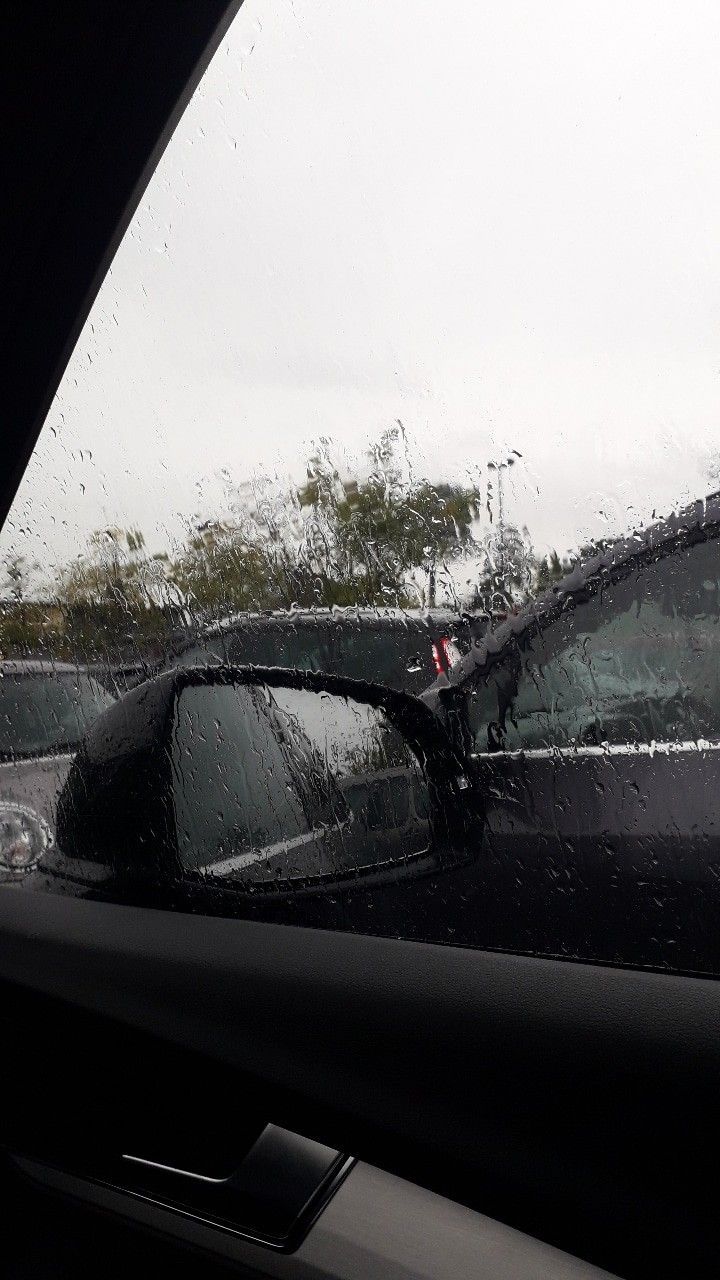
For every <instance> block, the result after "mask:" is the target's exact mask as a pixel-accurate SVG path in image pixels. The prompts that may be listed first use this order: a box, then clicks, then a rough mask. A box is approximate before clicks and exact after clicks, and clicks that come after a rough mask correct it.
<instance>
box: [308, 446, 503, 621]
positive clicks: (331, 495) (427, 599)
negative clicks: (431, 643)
mask: <svg viewBox="0 0 720 1280" xmlns="http://www.w3.org/2000/svg"><path fill="white" fill-rule="evenodd" d="M403 438H404V437H403V433H402V425H401V424H400V423H397V424H396V425H395V426H393V427H392V428H390V429H389V430H388V431H385V432H384V433H383V435H382V436H381V438H380V440H379V441H378V443H377V444H376V445H375V446H374V448H373V449H372V450H371V454H370V456H371V461H372V462H373V463H374V467H373V470H372V471H371V473H370V475H369V476H368V477H367V478H366V479H365V480H363V481H359V480H357V479H353V480H349V481H346V482H345V483H343V482H342V481H341V479H340V476H339V473H338V470H337V468H336V467H334V465H333V464H332V461H331V459H330V457H329V453H328V452H327V450H324V451H323V452H320V453H316V454H315V455H313V457H312V458H311V459H310V460H309V464H308V482H307V484H306V485H305V487H304V489H302V490H301V492H300V495H299V499H300V504H301V507H302V508H304V509H307V510H308V511H309V512H310V520H309V522H308V544H309V546H310V554H311V559H314V561H315V562H316V563H317V564H318V568H320V567H321V566H322V571H323V572H324V573H325V575H326V576H327V577H329V578H330V579H332V581H333V582H334V584H335V593H336V594H339V595H341V596H343V597H348V599H347V601H346V602H347V603H358V604H360V603H362V604H367V605H370V604H396V605H405V604H408V603H411V602H417V598H418V595H420V596H421V598H422V595H423V594H424V603H425V604H427V605H428V606H430V607H432V606H433V605H434V604H435V598H436V581H437V573H438V569H439V568H442V567H447V566H448V565H449V563H450V562H451V561H452V560H455V559H457V558H459V557H460V556H461V555H463V554H467V552H468V551H469V550H470V548H471V546H472V545H473V544H474V538H473V532H472V528H473V523H474V521H476V520H477V518H478V516H479V513H480V502H481V497H480V493H479V491H478V490H477V489H476V488H474V487H469V488H466V487H464V486H462V485H453V484H435V485H433V484H431V483H430V482H428V481H426V480H421V481H416V480H413V479H412V478H411V477H409V476H406V475H403V469H402V466H401V460H400V458H399V456H398V455H399V445H400V443H401V441H402V440H403ZM418 571H422V572H423V573H424V574H425V575H426V577H427V590H426V592H424V593H422V592H418V589H417V586H415V585H414V584H413V577H414V575H415V574H416V573H417V572H418ZM413 595H414V596H415V600H414V601H413Z"/></svg>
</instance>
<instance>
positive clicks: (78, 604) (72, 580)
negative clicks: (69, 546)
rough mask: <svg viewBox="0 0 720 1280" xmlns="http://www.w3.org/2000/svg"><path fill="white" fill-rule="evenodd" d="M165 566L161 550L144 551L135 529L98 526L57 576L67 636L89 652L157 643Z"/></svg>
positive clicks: (164, 603)
mask: <svg viewBox="0 0 720 1280" xmlns="http://www.w3.org/2000/svg"><path fill="white" fill-rule="evenodd" d="M168 567H169V560H168V556H167V554H166V553H165V552H159V553H158V554H156V555H152V556H148V555H147V553H146V551H145V538H144V536H143V534H142V532H141V531H140V530H139V529H118V528H108V529H101V530H97V531H96V532H95V533H93V534H92V535H91V537H90V539H89V541H88V546H87V551H86V553H85V555H83V556H80V557H78V558H77V559H76V560H74V561H73V562H72V563H71V564H70V565H67V566H66V567H65V568H64V569H63V570H61V572H60V574H59V577H58V584H57V603H58V605H59V606H60V607H61V608H62V610H63V613H64V614H65V617H66V631H67V634H68V637H69V641H68V642H69V643H71V644H74V645H75V647H76V651H77V652H84V653H85V654H87V655H90V654H92V655H93V656H100V655H102V654H107V653H115V654H117V655H119V654H120V653H121V652H122V653H130V654H133V653H138V652H139V651H140V650H141V649H142V650H144V649H147V647H148V645H153V644H156V643H157V642H158V641H160V640H161V639H162V637H163V635H164V633H165V632H166V630H167V628H168V622H169V620H168V614H167V607H168V604H169V601H170V590H169V588H170V584H169V582H168Z"/></svg>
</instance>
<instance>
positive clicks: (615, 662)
mask: <svg viewBox="0 0 720 1280" xmlns="http://www.w3.org/2000/svg"><path fill="white" fill-rule="evenodd" d="M719 590H720V556H719V554H718V542H717V541H716V540H714V539H713V540H711V541H708V542H703V543H700V544H698V545H696V546H694V547H691V548H689V549H688V550H685V551H682V552H676V553H675V554H673V555H669V556H667V557H666V558H664V559H662V560H660V561H658V562H656V563H654V564H650V565H647V566H644V567H638V568H636V569H634V570H633V571H632V572H631V573H630V574H629V575H628V576H626V577H625V578H624V579H623V580H622V581H621V582H618V583H613V584H609V585H605V586H603V587H602V588H601V589H600V590H598V591H597V593H596V594H595V595H594V596H593V598H592V599H591V600H589V601H587V602H582V603H579V604H577V605H574V606H573V607H572V608H569V609H568V610H567V611H566V612H565V614H564V616H562V617H561V618H560V619H559V620H558V621H556V622H554V623H551V624H550V625H549V626H547V628H545V629H544V630H541V631H540V634H534V632H535V630H536V629H535V628H531V634H529V635H528V636H527V637H526V638H524V639H523V640H522V642H521V644H520V645H519V646H516V644H515V643H514V642H512V641H511V642H510V644H509V645H508V649H509V653H508V656H507V658H506V660H505V661H504V662H503V663H502V664H501V665H500V666H499V667H498V669H496V670H495V671H491V672H490V673H489V674H488V675H487V676H486V677H480V679H479V680H478V681H477V682H476V683H475V686H474V688H473V690H472V694H471V697H470V716H471V724H472V731H473V737H474V741H475V746H476V749H477V750H480V751H487V750H499V749H505V750H520V749H530V750H534V749H537V748H540V749H543V748H546V749H552V748H573V749H577V748H578V747H582V746H591V745H600V744H601V743H605V742H607V743H609V744H614V745H621V744H632V745H637V744H640V743H644V744H651V743H653V742H658V743H669V742H674V743H682V742H685V743H688V744H691V743H697V742H698V741H700V740H713V741H717V740H719V739H720V675H719V672H720V662H719V658H720V648H719V646H720V630H719V628H720V596H719V594H718V592H719Z"/></svg>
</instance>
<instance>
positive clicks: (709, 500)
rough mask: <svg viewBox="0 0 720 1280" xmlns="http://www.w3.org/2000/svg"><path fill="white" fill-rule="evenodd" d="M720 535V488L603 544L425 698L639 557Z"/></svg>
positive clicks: (488, 661)
mask: <svg viewBox="0 0 720 1280" xmlns="http://www.w3.org/2000/svg"><path fill="white" fill-rule="evenodd" d="M719 533H720V491H717V492H715V493H711V494H708V496H707V497H706V498H698V499H697V500H696V501H695V502H692V503H689V504H688V505H687V506H686V507H683V508H681V509H680V510H679V511H677V512H672V513H671V514H670V515H669V516H666V517H664V518H663V519H661V520H657V521H656V522H655V523H654V524H651V525H648V526H647V528H645V529H641V530H638V531H636V532H633V533H632V534H629V535H627V536H625V537H622V538H616V539H613V540H612V541H611V542H608V543H607V544H606V545H604V546H601V547H599V549H598V551H597V552H596V553H595V554H594V555H592V556H589V557H588V558H587V559H586V560H584V561H578V563H577V564H576V565H574V566H573V568H572V569H571V570H570V572H569V573H568V574H566V575H565V576H564V577H563V578H561V579H560V580H559V581H558V582H556V583H555V584H554V585H553V586H552V587H551V588H550V590H548V591H546V592H544V593H543V595H540V596H537V597H535V598H534V599H532V600H529V601H528V602H527V604H525V605H523V607H522V608H521V609H519V610H518V612H517V613H516V614H512V615H511V616H510V617H509V618H508V619H507V620H506V621H505V622H503V623H502V624H501V625H500V626H499V627H497V628H496V629H495V630H494V631H488V632H486V633H485V635H484V636H482V637H481V638H480V639H478V640H476V642H475V644H474V645H473V646H472V648H471V650H470V652H469V653H468V654H465V655H464V656H463V657H462V658H461V659H460V660H459V661H458V662H457V663H455V664H454V665H453V667H452V668H451V670H450V671H449V672H448V673H447V674H442V675H439V676H438V678H437V680H435V681H434V683H433V684H432V685H430V687H429V688H428V689H426V690H425V692H424V693H423V694H422V695H421V697H422V698H423V699H424V700H426V701H428V702H429V703H430V705H433V704H434V703H435V702H436V701H437V700H438V699H439V698H440V699H441V698H442V693H443V691H444V690H447V689H453V688H458V687H459V686H461V685H463V684H464V683H465V682H466V681H467V680H468V679H470V678H471V677H473V676H477V674H478V672H479V671H481V670H482V669H483V668H485V667H490V666H493V665H494V664H495V662H497V661H498V660H499V656H500V655H501V654H503V653H504V651H505V649H506V647H507V646H508V645H509V644H510V643H511V642H512V641H513V640H518V639H519V638H520V637H521V636H522V635H523V633H524V632H526V631H527V630H528V629H529V628H530V627H532V626H534V625H537V624H538V623H541V624H545V625H547V624H548V623H549V622H551V621H552V620H553V618H554V617H555V616H556V615H558V614H559V613H560V612H561V611H562V609H563V608H564V607H566V606H567V603H568V601H569V600H572V599H573V598H578V597H582V596H584V595H586V594H587V593H588V592H592V593H593V594H594V592H595V591H596V590H597V588H598V586H599V585H600V582H601V581H607V580H608V579H612V578H613V577H615V576H622V575H623V573H624V572H627V569H628V567H629V565H630V564H632V562H633V561H634V560H636V559H638V558H645V557H647V556H648V555H652V554H653V552H655V553H657V555H658V557H661V556H663V555H668V554H670V553H671V552H672V551H673V550H674V549H676V547H678V546H682V545H683V544H684V543H686V542H692V541H693V540H695V539H697V540H698V541H702V540H704V539H706V538H709V537H714V536H717V535H718V534H719Z"/></svg>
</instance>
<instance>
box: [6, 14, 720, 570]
mask: <svg viewBox="0 0 720 1280" xmlns="http://www.w3.org/2000/svg"><path fill="white" fill-rule="evenodd" d="M168 37H169V38H170V39H171V38H172V33H171V32H169V33H168ZM718 66H720V9H719V8H718V6H717V3H716V2H715V3H710V2H708V3H700V2H699V0H683V2H682V3H681V2H678V3H663V0H647V3H645V2H644V0H643V2H640V0H621V2H615V0H605V2H604V3H603V4H602V5H599V4H597V2H596V0H593V2H592V3H588V2H587V0H569V2H567V3H565V2H558V0H554V2H553V3H550V4H546V5H538V4H537V3H536V0H529V2H527V3H520V2H519V0H503V3H502V4H498V3H495V2H494V3H486V2H485V0H453V3H452V4H451V5H447V6H444V7H442V6H438V5H437V4H436V3H434V2H431V0H384V2H383V3H382V4H378V5H368V4H367V0H343V3H342V4H338V3H337V0H245V4H244V6H243V8H242V9H241V11H240V14H239V17H238V18H237V20H236V22H235V24H234V26H233V28H232V30H231V32H230V34H229V36H228V38H227V40H226V41H225V42H224V44H223V45H222V47H221V49H220V50H219V52H218V54H217V55H216V57H215V59H214V61H213V63H212V65H211V67H210V69H209V70H208V72H207V75H206V77H205V79H204V81H203V84H202V85H201V87H200V89H199V91H198V93H197V95H196V97H195V99H194V100H193V102H192V103H191V105H190V107H189V108H188V110H187V112H186V113H185V116H184V118H183V120H182V121H181V123H180V126H179V128H178V130H177V133H176V135H175V137H174V138H173V140H172V141H171V143H170V145H169V147H168V149H167V151H166V153H165V156H164V158H163V160H162V162H161V164H160V167H159V169H158V171H157V173H156V175H155V177H154V178H153V180H152V182H151V184H150V187H149V188H148V190H147V192H146V195H145V197H144V198H143V201H142V204H141V207H140V209H139V211H138V213H137V216H136V218H135V219H134V222H133V224H132V227H131V229H130V231H129V233H128V235H127V236H126V238H125V240H124V242H123V244H122V246H121V248H120V250H119V252H118V254H117V257H116V259H115V262H114V264H113V267H112V270H111V272H110V275H109V276H108V278H107V280H106V282H105V284H104V286H103V288H102V290H101V292H100V294H99V296H98V299H97V302H96V304H95V306H94V308H93V311H92V314H91V317H90V319H89V321H88V324H87V326H86V328H85V330H84V332H83V335H82V337H81V339H80V341H79V343H78V346H77V348H76V351H75V354H74V356H73V358H72V360H71V362H70V366H69V368H68V371H67V374H66V377H65V379H64V381H63V383H62V386H61V388H60V391H59V393H58V396H57V398H56V401H55V404H54V405H53V408H52V411H51V413H50V416H49V419H48V423H47V424H46V427H45V430H44V432H43V435H42V438H41V441H40V444H39V445H38V449H37V453H36V456H35V459H34V461H33V463H32V464H31V466H30V469H29V471H28V474H27V476H26V478H25V481H24V483H23V486H22V489H21V491H20V493H19V495H18V499H17V501H16V504H15V508H14V511H13V514H12V516H11V518H10V521H9V523H8V525H7V526H6V528H5V530H4V532H3V535H2V545H1V546H0V553H3V552H7V550H8V549H10V548H11V547H15V548H16V549H17V550H21V551H25V552H26V554H27V555H28V556H29V558H30V559H38V560H43V562H44V563H46V564H48V565H49V564H52V563H53V562H56V561H58V560H63V559H66V558H68V557H70V556H73V555H76V554H78V553H80V552H81V551H82V549H83V546H84V544H85V540H86V537H87V535H88V534H89V533H90V532H91V531H92V530H93V529H96V528H98V527H101V526H106V525H108V524H120V525H123V526H127V525H132V526H139V527H141V528H142V529H144V530H145V532H146V536H147V539H148V543H149V544H150V546H151V547H152V548H153V549H155V548H159V547H160V546H163V545H167V544H168V542H171V541H172V540H173V539H177V538H178V537H180V536H182V531H183V528H184V527H185V525H186V524H187V521H188V520H193V521H194V520H201V519H203V518H207V517H209V516H211V515H216V514H222V513H223V510H224V504H226V501H227V498H226V489H227V480H228V478H229V479H230V481H231V482H234V483H241V482H242V481H244V480H246V479H248V478H249V477H251V476H252V475H253V473H258V472H261V473H267V472H270V473H271V474H272V473H278V474H279V475H282V476H284V475H286V474H287V473H288V472H291V473H292V474H294V475H296V476H297V477H298V478H301V477H302V459H303V458H304V457H305V456H306V452H307V449H308V445H309V444H310V442H312V440H313V439H317V438H318V437H319V436H327V437H329V438H330V439H331V440H332V442H333V443H334V445H335V446H336V447H337V449H338V451H339V452H340V451H345V452H346V453H347V454H349V455H351V456H357V455H359V454H361V453H362V451H363V449H364V448H365V447H366V446H367V443H368V441H369V440H370V439H375V438H377V436H378V435H379V433H380V432H381V431H382V430H383V428H384V427H386V426H388V425H389V424H390V423H391V422H392V421H393V420H394V419H396V418H401V419H402V421H403V423H404V424H405V427H406V430H407V433H408V437H409V439H410V441H411V454H412V459H413V463H414V466H415V469H416V472H417V474H419V475H426V476H427V477H429V478H430V479H431V480H441V479H460V478H462V477H463V476H465V477H470V478H472V479H473V480H477V479H478V475H480V478H481V482H482V481H483V480H484V478H486V474H487V473H486V472H485V464H486V462H487V461H488V460H489V459H491V458H495V457H499V456H502V455H503V454H504V453H505V452H506V451H507V450H509V449H516V450H518V451H519V452H520V453H522V455H523V459H522V463H521V464H518V467H517V468H516V471H515V473H514V482H513V487H512V492H511V493H510V495H509V500H508V507H509V512H508V514H509V515H510V517H511V518H513V519H514V520H515V521H516V522H517V523H520V524H523V523H526V524H527V525H528V526H529V528H530V531H531V534H532V536H533V540H534V542H535V544H536V546H537V547H538V548H540V549H545V548H546V547H547V546H549V545H555V546H558V547H560V548H569V547H574V546H576V545H577V544H578V543H579V542H581V541H583V540H585V539H586V538H587V537H588V536H591V535H595V534H597V533H602V532H607V531H608V528H610V529H611V530H612V531H613V532H619V531H622V530H624V529H626V528H628V527H629V526H631V525H633V524H637V523H643V522H645V521H646V520H648V519H649V518H650V517H651V515H652V512H653V510H657V511H658V513H660V512H663V511H665V510H667V509H670V508H671V507H672V506H673V505H674V504H676V503H677V502H680V501H684V500H687V499H689V498H692V497H695V496H697V495H698V494H701V493H704V492H705V491H706V490H707V489H708V488H710V487H712V485H711V483H710V482H709V480H708V472H709V469H710V457H711V454H712V451H713V450H714V448H715V447H717V448H718V449H719V450H720V147H718V138H719V137H720V76H719V75H718Z"/></svg>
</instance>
